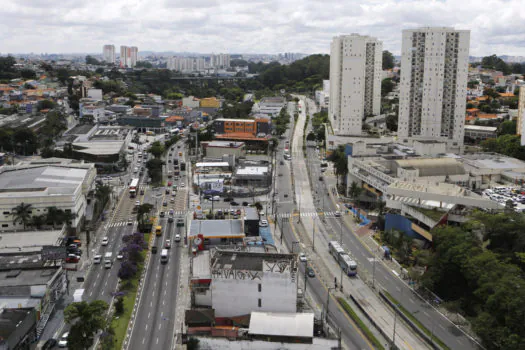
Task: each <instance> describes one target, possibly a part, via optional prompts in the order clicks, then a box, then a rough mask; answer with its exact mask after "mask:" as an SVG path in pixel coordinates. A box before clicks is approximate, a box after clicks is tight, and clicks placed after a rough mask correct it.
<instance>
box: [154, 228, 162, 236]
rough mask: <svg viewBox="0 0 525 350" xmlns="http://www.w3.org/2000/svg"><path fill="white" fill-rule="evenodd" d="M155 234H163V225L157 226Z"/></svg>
mask: <svg viewBox="0 0 525 350" xmlns="http://www.w3.org/2000/svg"><path fill="white" fill-rule="evenodd" d="M155 236H162V226H156V227H155Z"/></svg>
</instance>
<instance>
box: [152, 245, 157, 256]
mask: <svg viewBox="0 0 525 350" xmlns="http://www.w3.org/2000/svg"><path fill="white" fill-rule="evenodd" d="M151 254H157V246H156V245H154V246H153V247H151Z"/></svg>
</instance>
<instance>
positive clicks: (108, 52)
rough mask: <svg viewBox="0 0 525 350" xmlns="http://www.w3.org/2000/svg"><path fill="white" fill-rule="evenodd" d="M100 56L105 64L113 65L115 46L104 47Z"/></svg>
mask: <svg viewBox="0 0 525 350" xmlns="http://www.w3.org/2000/svg"><path fill="white" fill-rule="evenodd" d="M102 56H103V58H104V61H106V62H107V63H115V45H104V47H103V49H102Z"/></svg>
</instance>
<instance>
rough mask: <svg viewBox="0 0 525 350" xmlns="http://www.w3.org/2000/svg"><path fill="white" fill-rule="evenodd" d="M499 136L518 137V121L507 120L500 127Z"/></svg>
mask: <svg viewBox="0 0 525 350" xmlns="http://www.w3.org/2000/svg"><path fill="white" fill-rule="evenodd" d="M498 135H500V136H501V135H516V121H515V120H507V121H504V122H503V123H501V124H500V125H499V127H498Z"/></svg>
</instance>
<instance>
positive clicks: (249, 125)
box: [213, 118, 272, 137]
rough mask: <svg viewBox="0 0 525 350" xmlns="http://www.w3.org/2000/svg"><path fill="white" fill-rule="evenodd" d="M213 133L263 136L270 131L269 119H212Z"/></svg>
mask: <svg viewBox="0 0 525 350" xmlns="http://www.w3.org/2000/svg"><path fill="white" fill-rule="evenodd" d="M213 123H214V127H215V133H216V134H218V135H220V134H232V133H240V134H249V135H250V136H252V137H257V136H260V137H264V136H266V135H269V134H270V133H271V125H272V124H271V121H270V120H269V119H266V118H259V119H224V118H219V119H215V120H214V121H213Z"/></svg>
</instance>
